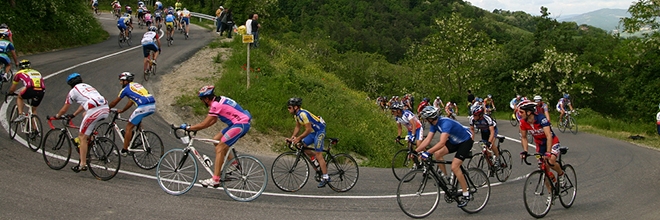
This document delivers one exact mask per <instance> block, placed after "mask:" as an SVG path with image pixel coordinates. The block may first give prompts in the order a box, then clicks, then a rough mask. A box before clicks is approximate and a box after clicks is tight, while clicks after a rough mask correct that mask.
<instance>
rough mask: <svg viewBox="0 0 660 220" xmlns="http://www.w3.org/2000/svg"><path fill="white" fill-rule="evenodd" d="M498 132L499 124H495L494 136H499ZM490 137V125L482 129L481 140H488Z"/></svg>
mask: <svg viewBox="0 0 660 220" xmlns="http://www.w3.org/2000/svg"><path fill="white" fill-rule="evenodd" d="M497 133H498V131H497V126H495V134H494V136H493V137H496V138H497ZM488 138H490V127H489V129H483V130H481V140H482V141H488Z"/></svg>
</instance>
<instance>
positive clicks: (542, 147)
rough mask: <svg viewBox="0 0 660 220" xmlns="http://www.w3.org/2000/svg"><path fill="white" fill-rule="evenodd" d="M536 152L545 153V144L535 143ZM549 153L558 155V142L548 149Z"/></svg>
mask: <svg viewBox="0 0 660 220" xmlns="http://www.w3.org/2000/svg"><path fill="white" fill-rule="evenodd" d="M536 152H538V153H539V154H545V152H546V149H545V144H543V145H538V144H537V145H536ZM550 153H551V154H554V155H555V156H559V143H556V144H554V145H552V148H551V149H550Z"/></svg>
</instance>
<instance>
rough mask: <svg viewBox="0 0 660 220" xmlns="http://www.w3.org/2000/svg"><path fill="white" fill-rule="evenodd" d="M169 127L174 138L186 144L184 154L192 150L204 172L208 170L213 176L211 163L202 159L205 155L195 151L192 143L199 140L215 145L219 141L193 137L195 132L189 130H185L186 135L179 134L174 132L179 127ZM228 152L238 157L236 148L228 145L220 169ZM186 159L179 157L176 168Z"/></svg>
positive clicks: (223, 166)
mask: <svg viewBox="0 0 660 220" xmlns="http://www.w3.org/2000/svg"><path fill="white" fill-rule="evenodd" d="M171 127H172V129H173V130H174V136H175V137H176V138H178V139H180V140H181V141H182V142H183V143H184V144H187V146H186V147H185V148H183V151H184V152H185V153H186V154H185V155H186V156H187V155H189V153H190V152H192V154H193V155H194V156H195V157H196V158H197V161H200V163H201V164H202V167H204V169H205V170H206V172H208V173H209V174H210V175H211V176H213V170H212V168H213V167H212V166H213V165H210V164H207V163H206V162H205V161H204V156H206V155H204V154H200V153H199V151H197V149H195V146H193V143H194V142H195V141H201V142H204V143H210V144H213V145H216V144H219V143H220V141H218V140H213V139H208V138H197V137H195V135H196V133H197V132H191V131H186V133H187V134H186V135H183V136H179V135H178V134H177V133H176V130H179V129H180V128H177V127H175V126H174V125H172V126H171ZM181 130H182V129H181ZM229 154H232V155H233V156H234V158H236V157H238V155H237V154H236V150H235V149H234V146H230V147H229V150H228V151H227V154H225V158H224V161H225V163H224V164H222V166H221V167H220V170H223V169H224V168H225V164H226V163H227V158H229ZM186 159H187V158H182V159H181V161H180V164H177V167H176V169H177V170H178V169H179V168H180V167H181V166H182V165H183V164H184V162H185V161H186ZM212 161H213V162H215V160H212Z"/></svg>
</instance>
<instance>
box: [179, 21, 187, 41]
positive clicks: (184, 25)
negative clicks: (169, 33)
mask: <svg viewBox="0 0 660 220" xmlns="http://www.w3.org/2000/svg"><path fill="white" fill-rule="evenodd" d="M180 22H181V33H182V34H183V35H184V36H185V38H186V40H188V32H186V22H183V21H180Z"/></svg>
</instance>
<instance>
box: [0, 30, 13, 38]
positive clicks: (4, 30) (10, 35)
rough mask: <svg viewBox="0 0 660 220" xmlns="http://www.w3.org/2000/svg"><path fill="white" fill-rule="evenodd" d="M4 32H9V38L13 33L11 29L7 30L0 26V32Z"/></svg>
mask: <svg viewBox="0 0 660 220" xmlns="http://www.w3.org/2000/svg"><path fill="white" fill-rule="evenodd" d="M5 32H7V33H9V38H11V37H12V36H13V34H12V33H11V30H9V28H0V33H5Z"/></svg>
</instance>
